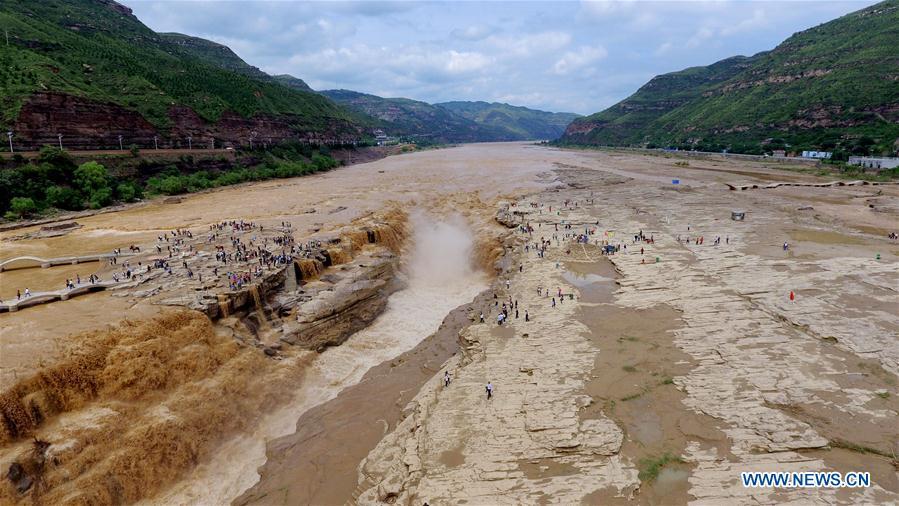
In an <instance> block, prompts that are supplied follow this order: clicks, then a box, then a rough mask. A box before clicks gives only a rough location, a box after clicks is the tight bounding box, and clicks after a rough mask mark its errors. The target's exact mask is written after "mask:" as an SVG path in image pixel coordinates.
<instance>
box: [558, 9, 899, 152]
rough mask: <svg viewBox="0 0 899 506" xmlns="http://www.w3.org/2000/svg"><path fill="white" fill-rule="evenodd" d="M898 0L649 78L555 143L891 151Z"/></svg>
mask: <svg viewBox="0 0 899 506" xmlns="http://www.w3.org/2000/svg"><path fill="white" fill-rule="evenodd" d="M897 48H899V0H888V1H885V2H881V3H878V4H876V5H873V6H870V7H868V8H865V9H862V10H859V11H857V12H854V13H851V14H848V15H846V16H843V17H840V18H838V19H835V20H833V21H830V22H828V23H824V24H822V25H819V26H817V27H814V28H811V29H808V30H805V31H802V32H799V33H796V34H794V35H793V36H791V37H790V38H788V39H787V40H785V41H784V42H783V43H781V44H780V45H778V46H777V47H776V48H774V49H773V50H771V51H766V52H762V53H759V54H756V55H754V56H751V57H744V56H736V57H732V58H728V59H725V60H722V61H719V62H717V63H714V64H712V65H709V66H707V67H693V68H689V69H686V70H682V71H680V72H673V73H670V74H664V75H660V76H656V77H654V78H653V79H652V80H650V81H649V82H648V83H646V84H645V85H644V86H643V87H641V88H640V89H639V90H637V92H636V93H634V94H633V95H631V96H630V97H628V98H626V99H625V100H622V101H621V102H619V103H617V104H615V105H613V106H612V107H609V108H608V109H606V110H604V111H602V112H599V113H596V114H592V115H590V116H586V117H583V118H579V119H576V120H574V121H573V122H572V123H571V124H570V125H569V126H568V128H567V130H566V132H565V135H564V136H563V137H562V138H561V139H560V142H561V143H562V144H582V145H611V146H651V147H652V146H656V147H666V146H679V147H683V148H697V149H702V150H709V151H718V150H721V149H730V150H731V151H739V152H749V153H760V152H764V151H767V150H770V149H774V148H784V147H787V148H789V149H792V150H801V149H819V148H821V149H834V148H842V149H845V150H847V151H852V152H860V153H865V152H866V151H870V152H872V153H881V152H887V153H888V152H893V151H895V150H896V147H897V146H896V145H895V143H896V141H897V137H899V50H897Z"/></svg>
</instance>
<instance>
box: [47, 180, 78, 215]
mask: <svg viewBox="0 0 899 506" xmlns="http://www.w3.org/2000/svg"><path fill="white" fill-rule="evenodd" d="M44 198H45V200H46V201H47V205H49V206H52V207H55V208H57V209H66V210H69V211H77V210H79V209H81V208H82V207H83V206H82V203H81V202H82V199H81V196H80V195H79V194H78V192H77V191H75V190H73V189H72V188H69V187H68V186H59V185H54V186H50V187H48V188H47V191H46V192H45V196H44Z"/></svg>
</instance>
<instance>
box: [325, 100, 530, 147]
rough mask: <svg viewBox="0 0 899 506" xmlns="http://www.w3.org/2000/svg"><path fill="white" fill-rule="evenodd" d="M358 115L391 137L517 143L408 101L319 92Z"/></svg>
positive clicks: (509, 136) (490, 129) (510, 137)
mask: <svg viewBox="0 0 899 506" xmlns="http://www.w3.org/2000/svg"><path fill="white" fill-rule="evenodd" d="M320 93H321V94H322V95H324V96H326V97H328V98H330V99H331V100H333V101H335V102H336V103H338V104H340V105H342V106H345V107H347V108H349V109H351V110H353V111H356V112H357V113H359V114H364V115H367V116H370V117H373V118H374V119H375V120H376V121H377V126H378V127H379V128H381V129H383V130H384V131H385V132H386V133H387V134H388V135H391V136H399V137H410V138H413V139H416V140H420V141H426V142H438V143H445V142H483V141H508V140H516V137H515V136H514V134H512V133H511V132H508V131H505V130H503V129H499V128H495V127H492V126H489V125H481V124H478V123H476V122H475V121H472V120H470V119H467V118H465V117H463V116H461V115H458V114H455V113H453V112H452V111H450V110H448V109H445V108H443V107H438V106H436V105H431V104H428V103H426V102H419V101H417V100H411V99H408V98H382V97H379V96H376V95H368V94H365V93H359V92H355V91H350V90H325V91H322V92H320Z"/></svg>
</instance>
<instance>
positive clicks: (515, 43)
mask: <svg viewBox="0 0 899 506" xmlns="http://www.w3.org/2000/svg"><path fill="white" fill-rule="evenodd" d="M485 42H486V43H487V44H489V45H491V46H493V47H495V48H497V49H499V50H500V51H502V52H503V53H504V54H506V55H508V56H515V57H525V58H527V57H530V56H533V55H535V54H545V53H551V52H553V51H558V50H559V49H562V48H564V47H565V46H567V45H568V44H570V43H571V35H570V34H568V33H566V32H562V31H547V32H539V33H534V34H528V35H519V36H491V37H488V38H487V40H486V41H485Z"/></svg>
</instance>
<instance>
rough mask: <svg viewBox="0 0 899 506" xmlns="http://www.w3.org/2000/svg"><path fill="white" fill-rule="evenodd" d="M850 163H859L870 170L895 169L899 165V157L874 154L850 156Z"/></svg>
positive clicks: (858, 164)
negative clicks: (876, 155)
mask: <svg viewBox="0 0 899 506" xmlns="http://www.w3.org/2000/svg"><path fill="white" fill-rule="evenodd" d="M849 165H857V166H859V167H862V168H865V169H869V170H875V171H876V170H882V169H895V168H896V167H899V158H896V157H874V156H850V157H849Z"/></svg>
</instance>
